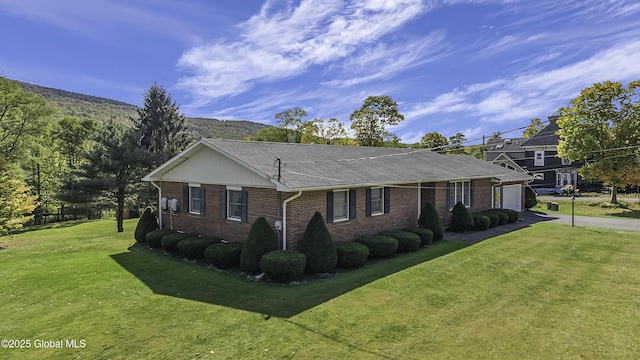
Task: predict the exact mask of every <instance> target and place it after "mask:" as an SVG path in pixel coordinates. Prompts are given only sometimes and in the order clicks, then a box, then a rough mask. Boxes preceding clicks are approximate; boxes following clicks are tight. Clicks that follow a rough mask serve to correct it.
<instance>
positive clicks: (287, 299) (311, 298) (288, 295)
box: [111, 241, 469, 319]
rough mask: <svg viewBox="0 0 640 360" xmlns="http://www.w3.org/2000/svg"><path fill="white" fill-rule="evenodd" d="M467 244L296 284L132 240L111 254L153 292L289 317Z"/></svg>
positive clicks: (439, 247) (423, 251)
mask: <svg viewBox="0 0 640 360" xmlns="http://www.w3.org/2000/svg"><path fill="white" fill-rule="evenodd" d="M468 245H469V244H465V243H461V242H454V241H442V242H440V243H438V244H436V245H433V246H430V247H428V248H423V249H421V250H419V251H416V252H413V253H408V254H399V255H398V256H396V257H394V258H391V259H387V260H384V261H376V262H370V263H368V264H367V265H366V266H364V267H362V268H359V269H355V270H350V271H344V272H338V273H336V274H335V275H334V276H332V277H330V278H326V279H318V280H314V281H310V282H307V283H303V284H298V285H282V284H272V283H265V282H255V281H250V280H247V279H246V278H244V277H240V276H237V275H234V274H230V273H227V272H223V271H217V270H215V269H212V268H208V267H206V266H202V265H198V264H196V263H192V262H187V261H183V260H181V259H179V258H176V257H170V256H166V255H164V254H163V253H162V252H161V251H155V250H152V249H149V248H148V247H144V246H138V245H133V246H131V247H130V248H129V251H128V252H123V253H120V254H115V255H111V258H112V259H113V260H114V261H116V262H117V263H118V264H119V265H120V266H122V267H123V268H124V269H126V270H127V271H129V272H130V273H131V274H133V275H134V276H135V277H137V278H138V279H139V280H140V281H142V282H143V283H144V284H145V285H146V286H148V287H149V289H151V290H152V291H153V292H154V293H156V294H161V295H167V296H173V297H178V298H183V299H189V300H195V301H201V302H205V303H209V304H214V305H220V306H226V307H230V308H234V309H239V310H245V311H251V312H254V313H259V314H263V315H264V316H265V319H268V317H269V316H277V317H281V318H289V317H292V316H294V315H297V314H299V313H301V312H303V311H306V310H308V309H311V308H313V307H315V306H317V305H319V304H322V303H324V302H326V301H329V300H331V299H333V298H335V297H338V296H340V295H343V294H345V293H347V292H349V291H352V290H354V289H357V288H359V287H361V286H363V285H366V284H368V283H370V282H373V281H375V280H377V279H380V278H383V277H385V276H388V275H391V274H394V273H396V272H399V271H402V270H404V269H407V268H409V267H412V266H415V265H418V264H420V263H423V262H425V261H428V260H431V259H434V258H437V257H439V256H442V255H446V254H449V253H451V252H454V251H457V250H459V249H462V248H464V247H466V246H468Z"/></svg>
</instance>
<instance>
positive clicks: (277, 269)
mask: <svg viewBox="0 0 640 360" xmlns="http://www.w3.org/2000/svg"><path fill="white" fill-rule="evenodd" d="M306 266H307V257H306V256H305V255H304V254H303V253H300V252H297V251H295V250H275V251H271V252H268V253H266V254H264V255H263V256H262V257H261V258H260V269H261V270H262V272H264V273H265V275H267V277H268V278H269V279H271V280H273V281H275V282H290V281H294V280H297V279H299V278H300V277H301V276H302V273H303V272H304V268H305V267H306Z"/></svg>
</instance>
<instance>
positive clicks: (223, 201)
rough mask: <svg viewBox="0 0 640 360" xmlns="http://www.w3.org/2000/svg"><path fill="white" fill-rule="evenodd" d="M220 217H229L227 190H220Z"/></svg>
mask: <svg viewBox="0 0 640 360" xmlns="http://www.w3.org/2000/svg"><path fill="white" fill-rule="evenodd" d="M220 218H221V219H226V218H227V190H220Z"/></svg>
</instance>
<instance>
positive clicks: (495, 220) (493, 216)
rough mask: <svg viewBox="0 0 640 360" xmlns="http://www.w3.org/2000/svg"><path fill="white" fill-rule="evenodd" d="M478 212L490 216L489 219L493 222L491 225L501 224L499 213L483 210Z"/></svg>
mask: <svg viewBox="0 0 640 360" xmlns="http://www.w3.org/2000/svg"><path fill="white" fill-rule="evenodd" d="M478 214H481V215H484V216H486V217H488V218H489V220H490V221H491V224H489V227H496V226H498V225H500V217H499V216H498V215H496V214H494V213H492V212H490V211H482V212H479V213H478Z"/></svg>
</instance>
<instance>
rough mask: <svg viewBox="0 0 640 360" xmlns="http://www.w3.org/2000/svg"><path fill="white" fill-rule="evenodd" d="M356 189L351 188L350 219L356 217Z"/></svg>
mask: <svg viewBox="0 0 640 360" xmlns="http://www.w3.org/2000/svg"><path fill="white" fill-rule="evenodd" d="M356 205H357V204H356V190H355V189H351V190H349V219H355V218H356Z"/></svg>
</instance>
